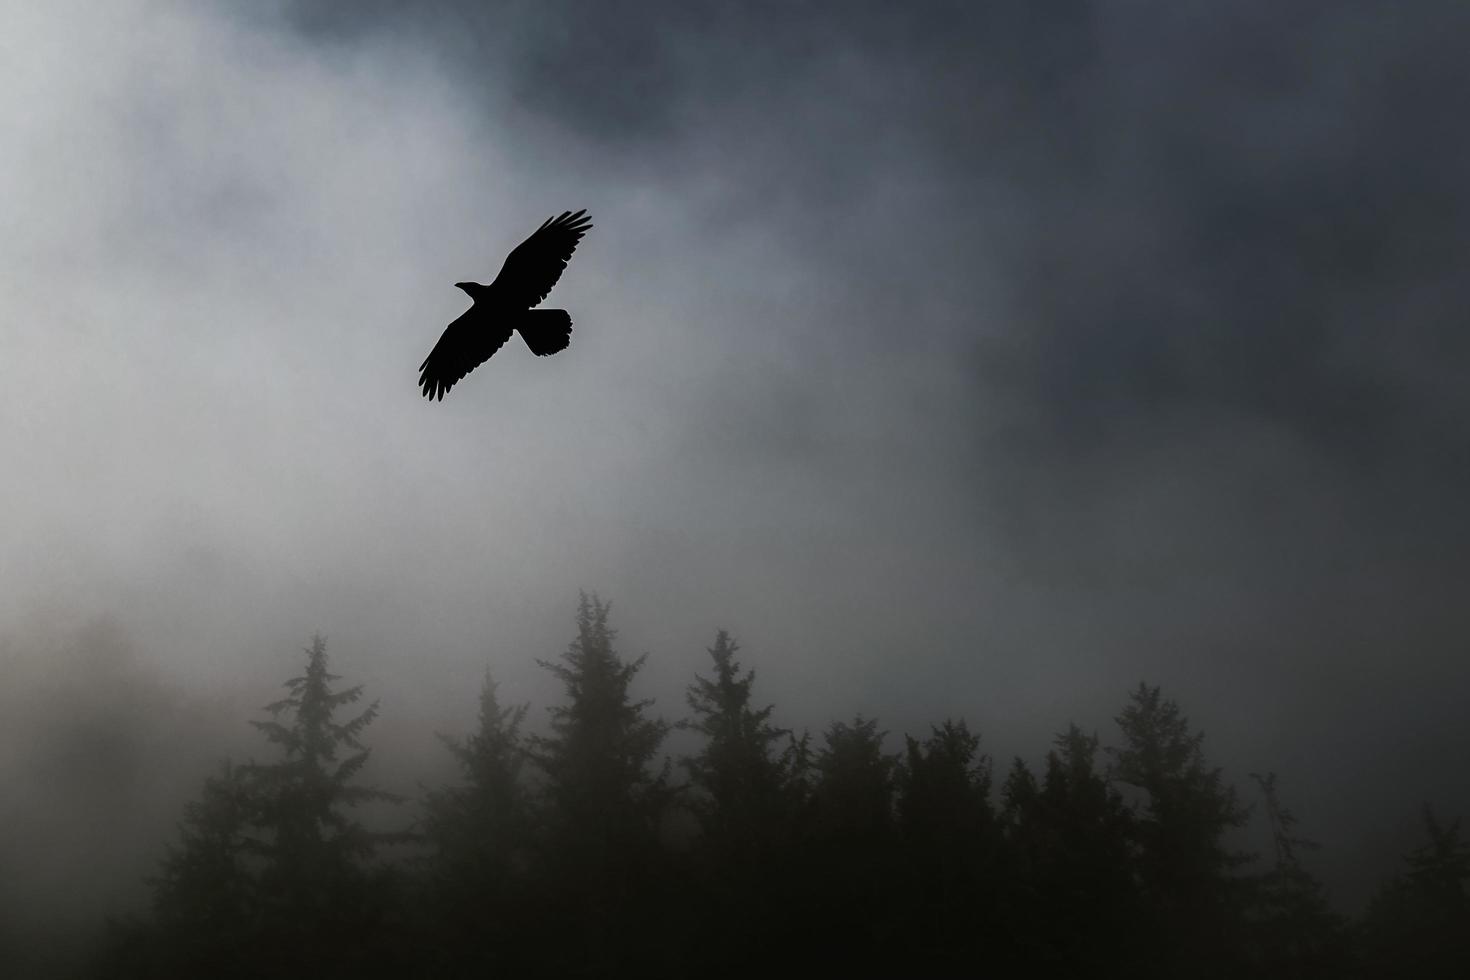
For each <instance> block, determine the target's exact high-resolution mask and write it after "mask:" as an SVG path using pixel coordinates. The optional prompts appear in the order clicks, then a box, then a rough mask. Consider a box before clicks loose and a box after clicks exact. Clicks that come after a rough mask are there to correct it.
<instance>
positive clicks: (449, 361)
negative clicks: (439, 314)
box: [419, 210, 592, 401]
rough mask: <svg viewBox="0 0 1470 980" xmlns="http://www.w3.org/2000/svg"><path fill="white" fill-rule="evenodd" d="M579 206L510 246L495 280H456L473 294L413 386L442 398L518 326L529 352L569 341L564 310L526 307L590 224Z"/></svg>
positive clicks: (546, 287) (541, 295) (551, 350)
mask: <svg viewBox="0 0 1470 980" xmlns="http://www.w3.org/2000/svg"><path fill="white" fill-rule="evenodd" d="M586 215H587V212H586V211H585V210H582V211H578V212H577V213H576V214H572V213H571V212H570V211H563V212H562V213H561V215H560V216H558V217H555V218H547V219H546V220H545V221H544V222H542V224H541V227H540V228H537V229H536V230H535V231H534V232H533V233H532V234H531V237H530V238H527V239H526V240H525V241H523V242H521V243H520V244H519V245H517V246H516V247H515V248H513V249H512V250H511V252H510V254H509V255H507V256H506V257H505V265H503V266H501V267H500V274H499V275H497V276H496V277H495V281H494V282H492V283H491V284H490V285H488V286H486V285H483V284H481V283H478V282H457V283H455V286H457V287H459V288H460V289H463V290H464V291H465V292H466V293H467V294H468V295H469V297H470V299H472V300H474V303H473V305H471V306H470V308H469V309H467V310H465V311H464V312H463V313H462V314H460V316H459V318H458V319H457V320H455V321H454V322H453V323H451V324H450V325H449V326H448V327H446V328H445V330H444V333H443V335H442V336H440V338H439V342H438V343H437V344H435V345H434V349H433V350H431V351H429V356H428V357H426V358H424V363H422V364H420V365H419V387H420V388H422V389H423V391H424V397H425V398H428V399H430V400H433V399H436V398H437V399H439V400H440V401H442V400H443V399H444V393H445V392H446V391H448V390H449V389H450V388H453V387H454V386H455V384H456V383H457V382H458V381H459V379H460V378H463V377H464V376H465V375H467V374H469V373H470V372H471V371H473V370H474V369H475V368H477V367H479V366H480V365H481V364H484V363H485V362H486V361H487V360H489V358H490V355H491V354H494V353H495V352H496V351H498V350H499V349H500V348H501V345H503V344H504V343H505V342H506V341H507V340H509V339H510V335H511V334H512V333H514V332H516V331H519V332H520V335H521V339H522V340H524V341H525V342H526V346H527V347H529V348H531V353H533V354H537V355H540V356H542V357H545V356H546V355H548V354H555V353H556V352H557V351H562V350H566V349H567V345H568V344H570V343H571V342H572V318H571V316H570V315H569V314H568V313H567V311H566V310H538V309H532V307H534V306H536V305H537V304H538V303H540V302H541V301H542V300H544V299H545V298H546V294H547V293H549V292H551V287H552V286H555V285H556V281H557V280H558V279H560V278H561V273H562V270H563V269H565V268H566V267H567V261H568V260H569V259H571V257H572V252H573V251H575V250H576V248H577V243H578V242H580V241H581V240H582V236H583V235H584V234H586V233H587V229H588V228H591V227H592V219H591V218H590V217H587V216H586Z"/></svg>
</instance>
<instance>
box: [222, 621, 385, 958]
mask: <svg viewBox="0 0 1470 980" xmlns="http://www.w3.org/2000/svg"><path fill="white" fill-rule="evenodd" d="M305 652H306V655H307V660H306V667H305V669H304V670H303V672H302V673H301V674H300V675H298V676H296V677H293V678H291V679H290V680H288V681H287V682H286V685H285V686H286V688H287V690H288V691H289V694H288V695H287V696H286V697H285V698H282V699H280V700H278V701H275V702H273V703H272V704H269V705H267V706H266V708H265V710H266V711H267V712H268V713H269V714H270V715H271V716H272V717H271V719H270V720H268V721H253V722H251V724H252V725H254V726H255V727H256V728H257V729H258V730H259V731H260V732H262V733H263V734H264V735H265V737H266V739H267V740H268V741H270V742H271V743H272V744H274V745H277V746H279V747H280V748H281V750H282V751H283V753H284V758H282V759H280V760H279V761H278V762H275V763H270V764H254V763H252V764H251V765H249V766H247V767H245V773H246V778H247V779H249V781H250V783H251V792H252V796H253V798H254V800H255V806H256V808H257V809H256V816H255V820H254V822H255V825H256V828H257V830H258V834H256V835H255V836H252V837H251V838H249V839H248V840H247V842H246V843H247V845H248V846H249V848H250V849H251V850H252V851H253V852H254V853H255V854H257V855H258V856H259V857H260V858H261V860H262V861H263V867H262V870H261V874H260V878H259V885H258V891H259V895H260V899H261V903H262V906H263V908H262V912H263V913H264V915H265V916H266V919H267V925H268V928H270V929H271V930H272V931H273V932H274V934H275V935H277V936H278V937H279V938H278V946H279V954H280V955H281V956H283V957H286V958H288V959H289V958H290V957H293V956H297V955H321V956H332V957H336V956H343V955H348V951H349V950H355V951H356V952H357V953H363V952H364V951H365V948H366V947H364V946H363V943H364V941H365V940H367V939H369V938H371V937H372V936H373V935H374V934H376V936H377V937H378V938H381V937H382V935H383V934H382V932H381V930H380V928H379V926H380V920H381V919H382V917H383V916H384V915H385V909H384V901H385V898H384V895H385V876H384V874H383V873H382V871H381V870H380V869H370V868H369V867H368V865H367V861H368V859H370V858H371V857H372V856H373V855H374V853H375V851H376V849H377V847H378V846H379V845H380V844H383V843H387V842H390V841H396V840H402V839H404V838H405V837H406V835H405V834H402V833H377V832H370V831H369V830H367V829H366V828H365V827H364V826H363V825H362V824H361V823H360V822H358V821H356V820H354V819H352V818H351V817H350V816H349V814H348V812H347V811H348V810H349V809H350V808H352V807H356V806H359V805H361V804H364V803H369V802H373V801H390V802H399V801H400V797H397V796H395V795H393V794H391V793H387V792H384V791H383V790H380V789H376V788H373V787H366V786H360V785H357V784H356V783H354V781H353V780H354V778H355V777H356V776H357V775H358V773H359V772H360V771H361V769H362V767H363V765H364V764H366V762H367V760H368V755H369V750H368V749H367V748H366V747H365V746H363V744H362V742H361V741H360V740H359V736H360V735H361V734H362V732H363V730H364V729H365V728H366V727H367V726H368V725H369V724H371V723H372V721H373V719H374V718H375V717H376V716H377V712H378V704H377V702H376V701H375V702H373V703H372V704H370V705H368V706H367V707H366V708H365V709H363V710H362V711H360V712H358V713H357V714H356V715H354V716H352V717H351V718H348V719H346V720H345V721H338V720H337V717H336V716H337V713H338V711H339V710H340V709H341V708H343V707H346V706H347V705H350V704H354V703H356V702H357V701H358V700H360V699H361V697H362V687H361V685H358V686H355V687H349V688H343V689H340V690H333V689H332V686H331V685H332V682H333V681H336V680H338V677H337V676H336V675H335V674H331V673H329V672H328V671H327V645H326V640H325V639H324V638H323V637H321V636H315V637H313V638H312V643H311V646H310V647H309V648H307V649H306V651H305Z"/></svg>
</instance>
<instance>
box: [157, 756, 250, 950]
mask: <svg viewBox="0 0 1470 980" xmlns="http://www.w3.org/2000/svg"><path fill="white" fill-rule="evenodd" d="M257 810H258V803H257V801H256V799H255V797H254V795H253V787H252V786H251V783H250V780H249V779H248V778H247V777H246V774H245V772H244V771H243V770H241V769H240V768H238V767H236V766H232V765H231V764H230V763H229V762H228V761H226V762H225V763H223V764H222V765H221V767H220V770H219V772H218V773H217V774H215V775H212V776H210V777H208V778H207V779H206V780H205V781H204V787H203V790H202V791H201V793H200V797H199V799H198V800H195V801H192V802H190V803H187V804H185V806H184V816H183V820H182V821H181V822H180V826H179V842H178V843H177V844H176V845H173V846H170V847H169V849H168V853H167V855H166V856H165V857H164V859H163V861H162V865H161V867H160V869H159V874H158V875H157V876H156V877H154V878H153V879H151V882H150V883H151V884H152V886H153V912H154V922H153V926H152V929H143V930H141V931H140V934H142V935H147V936H149V938H150V939H152V940H153V942H152V943H151V944H150V945H151V946H152V950H151V957H152V959H151V966H150V967H148V968H146V969H142V970H140V971H139V972H141V973H148V972H153V973H156V974H158V975H166V976H167V975H188V974H191V973H197V974H198V975H203V974H206V973H207V974H208V975H210V976H236V975H241V966H240V963H241V959H242V957H245V956H248V954H249V953H250V952H251V951H252V946H253V944H254V943H255V942H257V941H258V939H259V936H260V927H261V921H260V912H259V895H258V887H257V880H256V876H257V872H258V868H256V867H254V866H253V862H252V861H251V857H250V855H249V853H248V850H247V846H246V841H247V837H248V834H249V831H250V829H251V826H252V824H253V823H254V822H255V821H256V819H257V818H258V813H257Z"/></svg>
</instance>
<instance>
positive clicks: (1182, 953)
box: [1111, 684, 1247, 972]
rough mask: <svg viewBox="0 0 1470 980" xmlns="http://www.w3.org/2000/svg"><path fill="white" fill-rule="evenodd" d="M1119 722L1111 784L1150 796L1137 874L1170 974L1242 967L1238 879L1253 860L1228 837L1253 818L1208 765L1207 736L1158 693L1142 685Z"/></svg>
mask: <svg viewBox="0 0 1470 980" xmlns="http://www.w3.org/2000/svg"><path fill="white" fill-rule="evenodd" d="M1116 720H1117V723H1118V727H1119V728H1120V729H1121V731H1122V734H1123V745H1122V746H1121V747H1120V748H1117V749H1113V750H1111V752H1112V755H1113V767H1112V778H1113V779H1114V780H1115V781H1117V782H1118V783H1121V784H1123V785H1126V786H1131V787H1133V788H1135V789H1136V790H1141V791H1142V792H1143V794H1144V796H1145V801H1144V803H1143V806H1142V810H1141V813H1140V814H1139V816H1138V819H1137V822H1136V824H1135V832H1136V837H1137V841H1138V845H1139V855H1138V869H1139V873H1140V877H1141V880H1142V884H1143V887H1144V890H1145V894H1146V898H1147V901H1148V902H1149V905H1150V908H1151V909H1152V911H1153V914H1154V916H1155V928H1157V929H1158V931H1159V933H1160V936H1161V937H1162V938H1163V940H1164V944H1165V946H1166V952H1165V958H1166V961H1167V962H1168V965H1167V967H1166V968H1167V969H1175V968H1183V963H1184V962H1192V963H1193V962H1200V961H1203V962H1208V963H1210V964H1211V965H1212V966H1211V969H1216V970H1218V971H1220V972H1228V971H1229V970H1234V969H1238V968H1239V966H1238V964H1235V963H1234V961H1233V957H1235V956H1236V955H1237V954H1238V952H1239V950H1240V949H1241V948H1242V947H1243V943H1242V942H1241V941H1240V940H1241V936H1240V915H1241V911H1242V909H1241V905H1242V901H1241V900H1242V897H1243V892H1242V888H1241V883H1240V881H1239V879H1237V878H1236V877H1235V876H1234V874H1233V872H1234V871H1235V869H1236V868H1238V867H1239V866H1240V865H1241V864H1243V863H1244V862H1245V861H1246V860H1247V857H1246V856H1245V855H1243V854H1240V853H1237V852H1235V851H1233V850H1232V849H1231V848H1230V847H1229V846H1228V845H1227V842H1226V836H1227V834H1228V833H1229V832H1230V831H1232V830H1233V829H1234V828H1237V827H1239V826H1241V825H1242V824H1243V823H1244V822H1245V818H1246V815H1247V811H1246V810H1244V809H1243V808H1242V807H1241V806H1240V805H1239V804H1238V803H1237V801H1236V795H1235V790H1234V788H1233V787H1229V786H1227V785H1226V784H1225V782H1224V778H1223V776H1222V773H1221V770H1220V769H1218V768H1215V767H1212V766H1210V765H1209V764H1208V763H1207V762H1206V761H1205V757H1204V750H1203V743H1204V733H1202V732H1195V731H1192V730H1191V728H1190V726H1189V721H1188V719H1187V718H1185V716H1184V714H1183V712H1182V711H1181V710H1180V708H1179V705H1178V704H1176V703H1175V702H1174V701H1172V700H1168V699H1166V698H1164V697H1163V696H1162V695H1161V694H1160V691H1159V688H1157V687H1149V686H1148V685H1146V684H1140V685H1139V686H1138V688H1137V690H1135V691H1134V692H1133V694H1132V695H1131V697H1130V703H1129V704H1128V705H1127V706H1126V707H1125V708H1124V709H1123V712H1122V714H1120V715H1119V716H1118V718H1117V719H1116Z"/></svg>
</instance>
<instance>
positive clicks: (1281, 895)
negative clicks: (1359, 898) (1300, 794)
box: [1250, 772, 1345, 978]
mask: <svg viewBox="0 0 1470 980" xmlns="http://www.w3.org/2000/svg"><path fill="white" fill-rule="evenodd" d="M1250 776H1251V779H1253V780H1255V782H1256V784H1257V785H1258V786H1259V787H1260V789H1261V795H1262V797H1263V799H1264V802H1265V809H1266V819H1267V820H1268V822H1269V823H1270V826H1271V839H1272V844H1273V848H1274V852H1275V859H1274V862H1273V864H1272V867H1271V869H1270V870H1269V871H1267V872H1266V873H1265V874H1263V875H1261V876H1259V877H1258V878H1257V879H1255V881H1254V882H1253V883H1252V884H1253V885H1254V888H1253V891H1252V894H1251V902H1250V912H1251V916H1250V918H1251V927H1252V929H1251V931H1252V933H1253V935H1254V939H1255V942H1254V947H1255V956H1256V967H1257V969H1259V970H1261V971H1262V972H1264V973H1266V974H1269V975H1272V976H1292V977H1324V978H1325V977H1337V976H1341V975H1342V974H1343V972H1344V963H1345V959H1344V957H1345V948H1344V933H1343V925H1344V923H1343V920H1342V917H1341V916H1339V915H1337V914H1336V913H1335V912H1333V911H1332V908H1331V906H1330V905H1329V903H1328V901H1327V895H1326V892H1325V890H1324V889H1323V887H1322V883H1321V882H1320V881H1318V880H1317V879H1316V878H1315V877H1314V876H1313V875H1312V874H1311V872H1309V871H1308V870H1307V869H1306V868H1305V867H1304V866H1303V865H1302V863H1301V859H1300V856H1299V854H1300V852H1301V851H1304V850H1315V849H1316V848H1317V844H1316V843H1314V842H1313V841H1310V840H1307V839H1305V838H1301V837H1297V836H1295V830H1296V824H1297V819H1296V816H1295V814H1293V813H1292V812H1291V811H1290V810H1288V809H1287V808H1286V807H1284V806H1282V805H1281V801H1280V799H1279V797H1278V796H1277V791H1276V774H1275V773H1274V772H1268V773H1266V774H1265V775H1261V774H1260V773H1251V774H1250Z"/></svg>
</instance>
